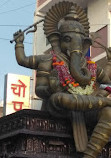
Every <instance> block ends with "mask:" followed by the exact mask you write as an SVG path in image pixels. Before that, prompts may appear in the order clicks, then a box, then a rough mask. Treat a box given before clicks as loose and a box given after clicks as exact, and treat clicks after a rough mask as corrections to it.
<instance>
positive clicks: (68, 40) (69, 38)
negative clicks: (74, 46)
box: [63, 36, 71, 42]
mask: <svg viewBox="0 0 111 158" xmlns="http://www.w3.org/2000/svg"><path fill="white" fill-rule="evenodd" d="M63 41H64V42H70V41H71V37H69V36H65V37H63Z"/></svg>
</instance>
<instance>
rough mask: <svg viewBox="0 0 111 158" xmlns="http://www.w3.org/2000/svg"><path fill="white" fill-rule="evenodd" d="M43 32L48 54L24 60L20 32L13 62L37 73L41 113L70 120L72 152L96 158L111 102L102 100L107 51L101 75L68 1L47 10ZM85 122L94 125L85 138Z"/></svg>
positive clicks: (109, 79) (85, 26)
mask: <svg viewBox="0 0 111 158" xmlns="http://www.w3.org/2000/svg"><path fill="white" fill-rule="evenodd" d="M20 33H21V32H16V33H15V34H14V37H16V36H18V34H20ZM44 33H45V35H46V37H47V39H48V41H49V42H50V44H51V51H50V52H49V53H48V54H43V55H31V56H26V55H25V52H24V44H23V41H24V34H23V33H22V34H21V35H20V36H19V38H17V39H16V40H15V42H16V44H15V54H16V60H17V62H18V64H19V65H21V66H24V67H27V68H31V69H34V70H36V71H37V75H36V77H37V80H36V86H35V93H36V95H37V96H38V97H40V98H42V99H43V104H44V105H45V110H47V111H48V112H49V113H50V114H51V115H53V116H55V117H58V118H69V119H70V121H71V125H72V128H73V136H74V142H75V146H76V150H77V152H80V153H83V158H96V157H97V156H98V155H99V153H101V151H102V149H103V147H104V146H105V145H106V144H107V142H108V140H109V138H110V136H111V99H110V98H108V97H107V96H108V95H109V94H110V92H109V88H108V85H110V84H111V71H110V69H111V50H110V48H108V49H107V51H106V54H107V60H108V61H107V64H106V67H105V68H104V70H103V68H101V67H100V66H98V65H97V64H96V63H95V62H94V61H92V60H91V58H90V57H86V53H87V51H88V50H89V48H90V46H91V45H92V39H91V38H90V36H89V22H88V18H87V15H86V13H85V12H84V10H83V9H82V8H81V7H79V6H78V5H77V4H75V3H72V2H66V1H63V2H59V3H57V4H55V5H54V6H52V8H51V9H50V10H49V11H48V12H47V14H46V16H45V19H44ZM101 85H106V87H105V88H101V87H102V86H101ZM87 122H89V123H90V124H92V125H93V124H94V127H93V131H92V133H91V136H90V137H88V136H87V128H86V123H87Z"/></svg>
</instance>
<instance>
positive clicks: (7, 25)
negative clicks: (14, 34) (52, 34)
mask: <svg viewBox="0 0 111 158" xmlns="http://www.w3.org/2000/svg"><path fill="white" fill-rule="evenodd" d="M4 26H6V27H12V26H14V27H15V26H16V27H18V26H19V27H28V26H29V25H0V27H4Z"/></svg>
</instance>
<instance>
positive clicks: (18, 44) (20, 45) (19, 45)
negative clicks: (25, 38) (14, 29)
mask: <svg viewBox="0 0 111 158" xmlns="http://www.w3.org/2000/svg"><path fill="white" fill-rule="evenodd" d="M19 47H21V48H24V45H23V43H17V44H16V45H15V48H19Z"/></svg>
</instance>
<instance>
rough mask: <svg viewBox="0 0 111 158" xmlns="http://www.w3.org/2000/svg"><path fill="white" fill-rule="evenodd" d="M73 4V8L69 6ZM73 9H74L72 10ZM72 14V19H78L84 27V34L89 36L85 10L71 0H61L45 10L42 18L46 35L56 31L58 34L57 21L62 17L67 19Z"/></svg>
mask: <svg viewBox="0 0 111 158" xmlns="http://www.w3.org/2000/svg"><path fill="white" fill-rule="evenodd" d="M72 6H73V8H74V9H73V8H71V7H72ZM74 10H75V11H74ZM72 15H73V20H76V21H78V22H79V23H80V24H81V25H82V26H83V28H84V32H85V36H86V37H88V36H89V28H90V27H89V22H88V18H87V15H86V13H85V11H84V10H83V9H82V8H81V7H80V6H77V4H75V3H73V2H68V1H63V2H59V3H57V4H55V5H54V6H52V8H51V9H49V11H48V12H47V14H46V16H45V20H44V33H45V34H46V37H49V36H50V35H52V34H54V33H56V34H60V32H59V30H58V23H59V22H60V20H61V19H63V18H64V17H65V18H66V19H67V18H69V16H70V17H71V16H72Z"/></svg>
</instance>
